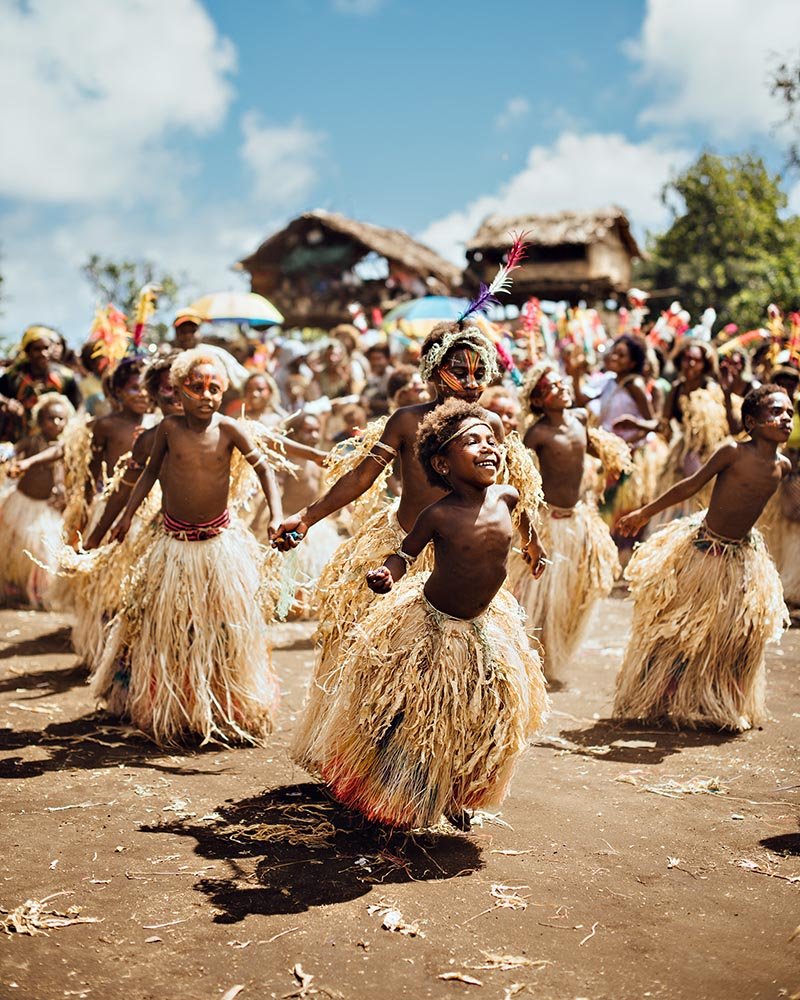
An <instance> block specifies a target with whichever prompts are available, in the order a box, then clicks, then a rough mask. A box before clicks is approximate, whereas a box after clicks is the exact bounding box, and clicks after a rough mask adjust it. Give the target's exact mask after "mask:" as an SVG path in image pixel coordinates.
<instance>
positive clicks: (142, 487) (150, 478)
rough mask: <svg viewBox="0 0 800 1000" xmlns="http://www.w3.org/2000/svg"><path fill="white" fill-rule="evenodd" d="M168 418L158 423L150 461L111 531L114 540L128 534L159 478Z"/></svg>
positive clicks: (117, 540)
mask: <svg viewBox="0 0 800 1000" xmlns="http://www.w3.org/2000/svg"><path fill="white" fill-rule="evenodd" d="M168 420H169V418H167V420H162V421H161V423H160V424H159V425H158V429H157V430H156V437H155V441H153V450H152V451H151V452H150V460H149V461H148V463H147V466H146V467H145V470H144V472H143V473H142V474H141V476H139V478H138V480H137V481H136V485H135V486H134V487H133V489H132V490H131V495H130V496H129V497H128V503H127V504H126V506H125V510H124V511H123V513H122V517H120V519H119V521H118V522H117V523H116V525H115V526H114V528H113V530H112V532H111V541H112V542H121V541H122V540H123V538H124V537H125V536H126V535H127V534H128V532H129V531H130V527H131V521H132V520H133V515H134V514H135V513H136V511H137V510H138V509H139V507H140V506H141V504H142V501H143V500H144V498H145V497H146V496H147V494H148V493H149V492H150V490H151V489H152V488H153V486H154V484H155V481H156V479H158V474H159V472H160V471H161V463H162V462H163V461H164V456H165V455H166V453H167V423H168Z"/></svg>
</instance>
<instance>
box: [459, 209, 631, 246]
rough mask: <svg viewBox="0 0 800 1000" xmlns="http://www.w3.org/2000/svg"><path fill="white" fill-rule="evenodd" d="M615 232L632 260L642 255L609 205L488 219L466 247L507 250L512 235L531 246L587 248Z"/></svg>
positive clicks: (627, 225)
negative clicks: (525, 237)
mask: <svg viewBox="0 0 800 1000" xmlns="http://www.w3.org/2000/svg"><path fill="white" fill-rule="evenodd" d="M614 231H616V232H617V233H618V235H619V238H620V240H621V241H622V243H623V245H624V246H625V248H626V249H627V251H628V253H629V254H630V256H631V258H634V257H641V256H642V252H641V250H640V249H639V245H638V244H637V242H636V240H635V239H634V237H633V234H632V233H631V227H630V222H629V221H628V217H627V216H626V215H625V213H624V212H623V211H622V209H621V208H617V206H616V205H611V206H609V207H608V208H601V209H598V210H597V211H595V212H554V213H552V214H549V215H515V216H511V217H509V216H499V215H491V216H489V218H487V219H484V221H483V223H482V224H481V226H480V228H479V229H478V231H477V233H475V235H474V236H473V237H472V239H471V240H469V242H468V243H467V250H489V249H498V250H499V249H503V250H505V249H507V248H508V247H510V246H511V244H512V243H513V236H512V235H511V234H512V232H517V233H519V232H525V233H527V234H528V243H529V244H531V245H532V246H547V247H552V246H559V245H564V244H574V245H587V244H590V243H597V242H599V241H600V240H603V239H605V238H606V236H607V235H608V234H609V233H613V232H614Z"/></svg>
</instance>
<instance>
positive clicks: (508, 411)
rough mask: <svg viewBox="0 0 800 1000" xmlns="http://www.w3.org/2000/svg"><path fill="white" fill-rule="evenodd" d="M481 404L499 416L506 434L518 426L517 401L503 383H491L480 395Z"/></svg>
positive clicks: (514, 394) (513, 393) (511, 391)
mask: <svg viewBox="0 0 800 1000" xmlns="http://www.w3.org/2000/svg"><path fill="white" fill-rule="evenodd" d="M481 406H482V407H483V408H484V409H486V410H488V411H489V412H490V413H496V414H497V416H498V417H500V419H501V420H502V422H503V430H504V431H505V433H506V434H510V433H511V432H512V431H515V430H517V429H518V428H519V401H518V400H517V396H516V393H515V392H514V391H513V390H512V389H509V388H507V387H506V386H504V385H493V386H492V387H491V389H487V390H486V392H485V393H484V394H483V396H481Z"/></svg>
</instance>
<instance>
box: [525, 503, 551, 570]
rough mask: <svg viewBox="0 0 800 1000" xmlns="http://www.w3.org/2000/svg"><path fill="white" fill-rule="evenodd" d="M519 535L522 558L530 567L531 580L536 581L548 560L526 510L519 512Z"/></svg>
mask: <svg viewBox="0 0 800 1000" xmlns="http://www.w3.org/2000/svg"><path fill="white" fill-rule="evenodd" d="M519 534H520V539H521V540H522V558H523V559H524V560H525V562H526V563H527V564H528V565H529V566H530V568H531V573H532V574H533V578H534V579H535V580H538V579H539V577H540V576H541V575H542V573H544V571H545V567H546V566H547V564H548V562H549V560H548V558H547V553H546V552H545V549H544V546H543V545H542V542H541V539H540V538H539V535H538V533H537V531H536V526H535V525H534V524H533V522H532V521H531V520H530V518H529V517H528V512H527V511H526V510H523V511H520V517H519Z"/></svg>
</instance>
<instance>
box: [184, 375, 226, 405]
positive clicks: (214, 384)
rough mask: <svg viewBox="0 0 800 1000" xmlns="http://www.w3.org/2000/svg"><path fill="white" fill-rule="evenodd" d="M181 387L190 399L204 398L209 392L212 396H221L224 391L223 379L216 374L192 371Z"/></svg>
mask: <svg viewBox="0 0 800 1000" xmlns="http://www.w3.org/2000/svg"><path fill="white" fill-rule="evenodd" d="M181 388H182V389H183V391H184V393H185V394H186V395H187V396H188V397H189V399H198V400H199V399H203V398H204V397H205V394H206V393H207V392H208V393H210V394H211V396H212V397H214V396H221V395H222V393H223V388H222V380H221V379H220V377H219V375H216V374H199V373H197V372H192V373H191V374H190V375H188V376H187V377H186V378H185V379H184V381H183V385H182V387H181Z"/></svg>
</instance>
